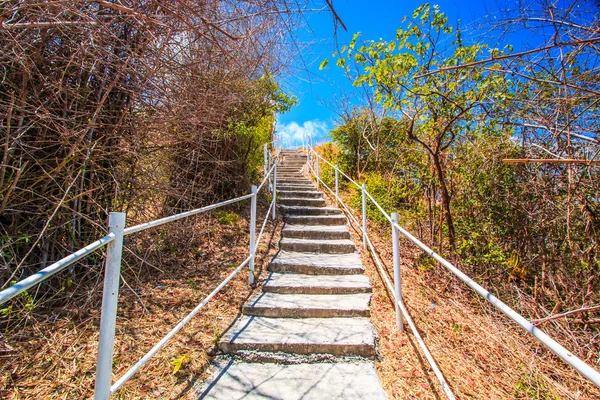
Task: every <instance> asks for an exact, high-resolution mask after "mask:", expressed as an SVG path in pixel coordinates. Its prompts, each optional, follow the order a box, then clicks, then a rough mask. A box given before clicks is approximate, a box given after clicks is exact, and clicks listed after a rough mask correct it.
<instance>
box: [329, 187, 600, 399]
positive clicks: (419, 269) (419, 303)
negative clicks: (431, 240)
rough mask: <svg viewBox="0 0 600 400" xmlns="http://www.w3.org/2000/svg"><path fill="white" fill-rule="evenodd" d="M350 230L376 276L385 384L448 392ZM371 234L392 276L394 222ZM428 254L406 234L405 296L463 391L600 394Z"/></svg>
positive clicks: (395, 393)
mask: <svg viewBox="0 0 600 400" xmlns="http://www.w3.org/2000/svg"><path fill="white" fill-rule="evenodd" d="M343 196H344V194H342V197H343ZM346 200H347V199H345V202H346V204H347V201H346ZM329 203H330V205H335V204H334V203H333V202H331V201H329ZM355 216H356V217H359V215H358V214H355ZM358 219H359V220H360V218H358ZM353 228H354V227H353ZM351 231H352V237H353V239H354V241H355V243H356V246H357V248H359V249H361V258H362V260H363V263H364V264H365V266H366V271H367V275H368V276H369V277H370V279H371V282H372V283H373V297H372V300H371V321H372V322H373V325H374V326H375V328H376V330H377V332H378V333H379V337H380V339H379V360H378V361H377V362H376V367H377V371H378V373H379V376H380V379H381V381H382V384H383V386H384V388H385V390H386V391H387V393H388V395H389V396H390V398H392V399H444V398H445V394H444V392H443V391H442V389H441V386H440V385H439V383H438V381H437V378H436V377H435V375H434V374H433V371H432V370H431V368H430V367H429V365H428V364H427V361H426V359H425V357H424V355H423V354H422V352H421V350H420V349H419V347H418V343H417V341H416V339H415V338H414V336H413V334H412V333H411V332H410V329H409V327H408V325H407V324H404V326H405V332H400V331H398V329H397V328H396V317H395V311H394V307H393V301H392V300H391V297H390V295H389V293H388V292H387V290H386V288H385V287H384V283H383V281H382V279H381V277H380V276H379V272H378V270H377V268H376V266H375V264H374V262H373V260H372V258H371V255H370V253H368V252H366V251H363V250H362V238H361V234H360V232H359V231H358V230H356V229H352V230H351ZM370 237H371V239H372V241H373V244H374V246H375V248H376V249H377V250H378V252H379V257H380V259H381V260H382V262H383V263H384V265H385V267H386V271H387V273H388V277H389V278H390V280H391V281H393V279H392V274H390V272H392V269H393V268H392V254H391V238H390V232H389V229H388V230H386V229H379V230H376V229H372V230H370ZM421 254H422V253H421V252H420V250H418V249H417V248H416V246H414V245H411V244H410V243H409V242H408V241H406V240H402V241H401V260H402V261H401V271H402V279H403V281H402V290H403V299H404V303H405V305H406V307H407V309H408V311H409V313H410V315H411V317H412V319H413V321H414V323H415V325H416V326H417V328H418V329H419V332H420V334H421V336H422V337H423V339H424V341H425V343H426V344H427V346H428V348H429V351H430V352H431V354H432V355H433V357H434V359H435V360H436V361H437V363H438V366H439V367H440V369H441V370H442V372H443V374H444V376H445V378H446V380H447V381H448V383H449V385H450V387H451V388H452V390H453V392H454V394H455V395H456V397H457V398H459V399H461V398H462V399H465V398H475V399H483V398H485V399H562V398H570V399H598V398H600V390H599V389H598V388H596V387H595V386H594V385H593V384H592V383H591V382H589V381H588V380H587V379H585V378H583V377H582V376H581V375H579V373H578V372H577V371H575V370H574V369H573V368H571V367H570V366H568V365H567V364H566V363H564V362H563V361H562V360H560V359H558V358H557V357H556V356H554V355H553V354H552V353H551V352H550V351H549V350H547V349H546V348H545V347H544V346H543V345H542V344H540V343H539V342H538V341H537V340H536V339H535V338H533V337H532V336H530V335H529V334H527V333H526V332H524V331H523V330H522V328H520V327H519V326H517V325H516V324H515V323H513V322H512V321H511V320H509V319H508V318H506V317H505V316H504V315H503V314H501V313H499V312H497V311H496V310H495V309H494V308H493V306H491V305H490V304H489V303H487V302H486V301H485V300H483V299H482V298H481V297H480V296H479V295H477V294H476V293H475V292H472V291H471V290H470V289H469V288H468V287H466V285H464V284H463V283H462V282H460V281H459V280H458V279H457V278H454V276H453V275H452V274H451V273H449V272H448V271H446V270H445V269H444V268H443V267H440V266H432V265H431V264H430V263H425V265H422V264H423V263H422V262H421V260H422V259H423V258H422V257H420V256H421ZM558 339H559V341H561V340H560V339H561V338H558ZM562 344H563V345H564V346H566V347H567V348H569V347H571V346H570V344H571V343H569V342H566V341H565V340H562Z"/></svg>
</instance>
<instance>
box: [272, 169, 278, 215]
mask: <svg viewBox="0 0 600 400" xmlns="http://www.w3.org/2000/svg"><path fill="white" fill-rule="evenodd" d="M276 186H277V161H275V165H273V210H272V213H273V214H272V218H273V221H275V208H276V207H277V188H276Z"/></svg>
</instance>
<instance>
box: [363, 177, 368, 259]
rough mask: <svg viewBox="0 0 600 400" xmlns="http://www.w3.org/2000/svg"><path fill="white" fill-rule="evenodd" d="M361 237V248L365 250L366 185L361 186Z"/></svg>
mask: <svg viewBox="0 0 600 400" xmlns="http://www.w3.org/2000/svg"><path fill="white" fill-rule="evenodd" d="M362 237H363V248H364V249H365V250H366V249H367V185H365V184H364V183H363V184H362Z"/></svg>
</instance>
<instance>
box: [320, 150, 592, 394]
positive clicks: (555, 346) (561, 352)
mask: <svg viewBox="0 0 600 400" xmlns="http://www.w3.org/2000/svg"><path fill="white" fill-rule="evenodd" d="M308 152H309V154H311V152H312V153H314V154H315V156H316V161H317V168H316V172H317V173H315V169H313V168H312V167H311V166H310V164H309V170H311V171H312V172H313V174H314V175H315V177H316V178H317V180H318V181H322V180H321V177H320V176H319V174H318V171H319V168H318V160H319V159H321V160H323V161H325V162H326V163H327V164H329V165H332V164H331V163H330V162H329V161H327V160H325V159H324V158H323V157H322V156H321V155H320V154H319V153H317V151H316V150H314V149H313V148H312V147H310V146H309V147H308ZM308 158H309V160H310V157H308ZM334 168H335V173H336V182H337V175H338V172H341V171H339V170H338V168H337V166H334ZM342 175H343V176H347V175H346V174H344V173H342ZM350 181H351V182H353V183H354V184H355V185H356V186H357V187H358V188H360V189H361V190H362V193H363V207H362V208H363V210H362V212H363V226H362V233H363V241H364V243H365V246H367V245H368V246H369V248H370V250H371V252H372V254H373V255H374V256H375V257H374V258H375V259H376V264H377V265H378V268H379V269H380V274H381V276H382V278H383V279H384V281H385V283H386V286H387V287H388V290H390V292H391V293H392V294H393V296H394V299H395V302H396V313H397V319H398V325H399V328H400V329H402V320H401V319H400V317H399V314H400V312H402V314H404V316H405V318H406V319H407V322H408V321H409V320H410V316H409V315H408V312H406V309H405V307H404V306H403V304H402V300H401V296H398V294H399V293H400V279H399V278H400V276H399V271H400V268H399V257H397V254H398V255H399V250H398V245H399V242H398V237H397V233H398V232H399V233H402V234H403V235H404V236H405V237H406V238H408V239H409V240H410V241H411V242H413V243H414V244H416V245H417V246H418V247H419V248H421V250H423V251H424V252H425V253H427V254H428V255H429V256H431V257H432V258H434V259H435V260H437V261H438V262H439V263H440V264H442V265H443V266H444V267H446V268H447V269H448V270H449V271H450V272H452V273H453V274H454V275H455V276H457V277H458V278H459V279H460V280H462V281H463V282H465V283H466V284H467V285H468V286H469V287H470V288H471V289H473V290H475V291H476V292H477V293H478V294H479V295H481V296H482V297H483V298H484V299H486V300H487V301H488V302H490V303H491V304H492V305H494V307H496V308H497V309H499V310H500V311H502V312H503V313H504V314H505V315H506V316H507V317H509V318H510V319H512V320H513V321H515V322H516V323H517V324H519V325H520V326H521V327H522V328H523V329H525V330H526V331H527V332H529V333H530V334H532V335H533V336H534V337H535V338H536V339H538V340H539V341H540V342H541V343H542V344H543V345H544V346H546V347H547V348H548V349H550V350H551V351H552V352H553V353H554V354H556V355H557V356H559V357H560V358H561V359H562V360H564V361H565V362H566V363H568V364H569V365H571V366H572V367H573V368H575V369H576V370H577V371H579V373H581V374H582V375H583V376H584V377H586V378H587V379H589V380H590V381H591V382H592V383H594V384H595V385H596V386H597V387H600V373H599V372H598V371H596V370H595V369H594V368H593V367H591V366H590V365H588V364H587V363H585V362H584V361H583V360H581V359H580V358H578V357H577V356H575V355H574V354H573V353H572V352H570V351H568V350H567V349H566V348H564V347H563V346H562V345H560V344H559V343H558V342H556V341H555V340H554V339H552V338H551V337H550V336H548V335H547V334H546V333H544V332H543V331H542V330H540V329H538V328H537V327H535V326H534V325H533V324H532V323H531V322H530V321H528V320H527V319H526V318H525V317H523V316H522V315H520V314H519V313H517V312H516V311H514V310H513V309H512V308H510V307H509V306H508V305H506V304H505V303H504V302H502V301H501V300H500V299H498V298H497V297H496V296H494V295H493V294H491V293H490V292H489V291H487V290H486V289H484V288H483V287H482V286H481V285H479V284H478V283H477V282H475V281H474V280H473V279H471V278H470V277H469V276H467V275H466V274H465V273H463V272H462V271H460V270H459V269H458V268H456V267H455V266H454V265H452V264H451V263H450V262H449V261H447V260H446V259H444V258H443V257H441V256H440V255H438V254H437V253H435V252H434V251H433V250H432V249H431V248H429V247H428V246H427V245H425V244H424V243H423V242H421V241H420V240H418V239H417V238H416V237H414V236H413V235H412V234H411V233H410V232H408V231H407V230H406V229H404V228H402V227H401V226H400V225H399V224H398V220H397V214H396V213H393V214H392V215H391V216H390V215H389V214H388V213H387V212H386V211H385V210H384V209H383V208H382V207H381V206H380V205H379V203H377V201H376V200H375V199H374V198H373V197H372V196H371V194H370V193H368V192H367V191H366V189H365V186H364V185H362V187H361V186H359V184H358V183H356V182H355V181H353V180H351V179H350ZM336 187H337V185H336ZM330 191H331V189H330ZM366 198H369V200H371V202H372V203H373V204H374V205H375V206H376V207H377V208H378V209H379V211H380V212H381V213H382V214H383V215H384V217H385V218H386V219H387V220H388V221H390V223H391V226H392V236H393V240H392V246H393V249H394V275H395V280H394V289H393V290H392V285H391V283H390V281H389V279H388V278H387V275H386V274H385V273H384V270H383V268H382V266H381V265H380V264H381V261H380V260H379V257H377V255H376V252H375V249H374V247H373V244H372V243H371V240H370V239H369V237H368V233H367V230H366V204H365V203H366V202H365V199H366ZM336 199H337V200H338V201H339V202H340V204H343V202H342V201H341V200H340V198H339V195H336ZM345 208H346V211H347V210H348V208H347V207H345ZM349 214H352V213H349ZM354 220H355V221H356V218H354ZM359 226H360V225H359ZM396 275H397V276H396ZM411 325H414V324H412V321H410V322H409V326H410V327H411V330H412V331H413V333H415V336H417V335H418V332H417V330H416V327H414V329H413V326H411ZM418 337H419V338H420V336H418ZM421 342H422V340H419V344H420V345H421ZM421 348H422V349H423V351H424V352H425V354H426V357H427V359H428V361H430V365H431V366H432V368H433V369H434V371H435V370H436V369H437V366H436V367H435V368H434V364H435V361H433V358H432V357H431V355H430V354H429V356H427V354H428V353H429V351H428V350H426V346H425V343H424V342H423V343H422V346H421ZM430 358H431V360H430ZM432 362H433V364H432ZM438 371H439V369H438ZM437 375H438V373H437V372H436V376H437ZM440 378H441V379H443V376H442V375H441V372H440V374H439V376H438V379H440ZM441 379H440V383H441V384H442V387H443V388H444V391H445V392H446V394H447V395H449V396H450V395H451V392H448V391H446V388H445V387H444V383H445V381H444V383H442V380H441ZM446 387H447V384H446ZM448 390H449V389H448Z"/></svg>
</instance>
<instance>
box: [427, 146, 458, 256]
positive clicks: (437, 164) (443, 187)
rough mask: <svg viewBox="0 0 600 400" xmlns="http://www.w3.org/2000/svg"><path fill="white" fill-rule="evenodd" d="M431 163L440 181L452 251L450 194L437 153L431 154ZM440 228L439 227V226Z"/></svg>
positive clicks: (452, 224) (453, 241)
mask: <svg viewBox="0 0 600 400" xmlns="http://www.w3.org/2000/svg"><path fill="white" fill-rule="evenodd" d="M432 158H433V163H434V165H435V171H436V173H437V176H438V181H439V182H440V194H441V196H442V212H443V213H444V219H445V220H446V225H447V226H448V241H449V242H450V248H451V249H452V250H453V251H454V250H456V247H455V234H454V223H453V222H452V215H451V214H450V194H449V193H448V186H447V185H446V177H445V174H444V168H443V167H442V162H441V160H440V155H439V153H434V154H432ZM440 229H441V227H440Z"/></svg>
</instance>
